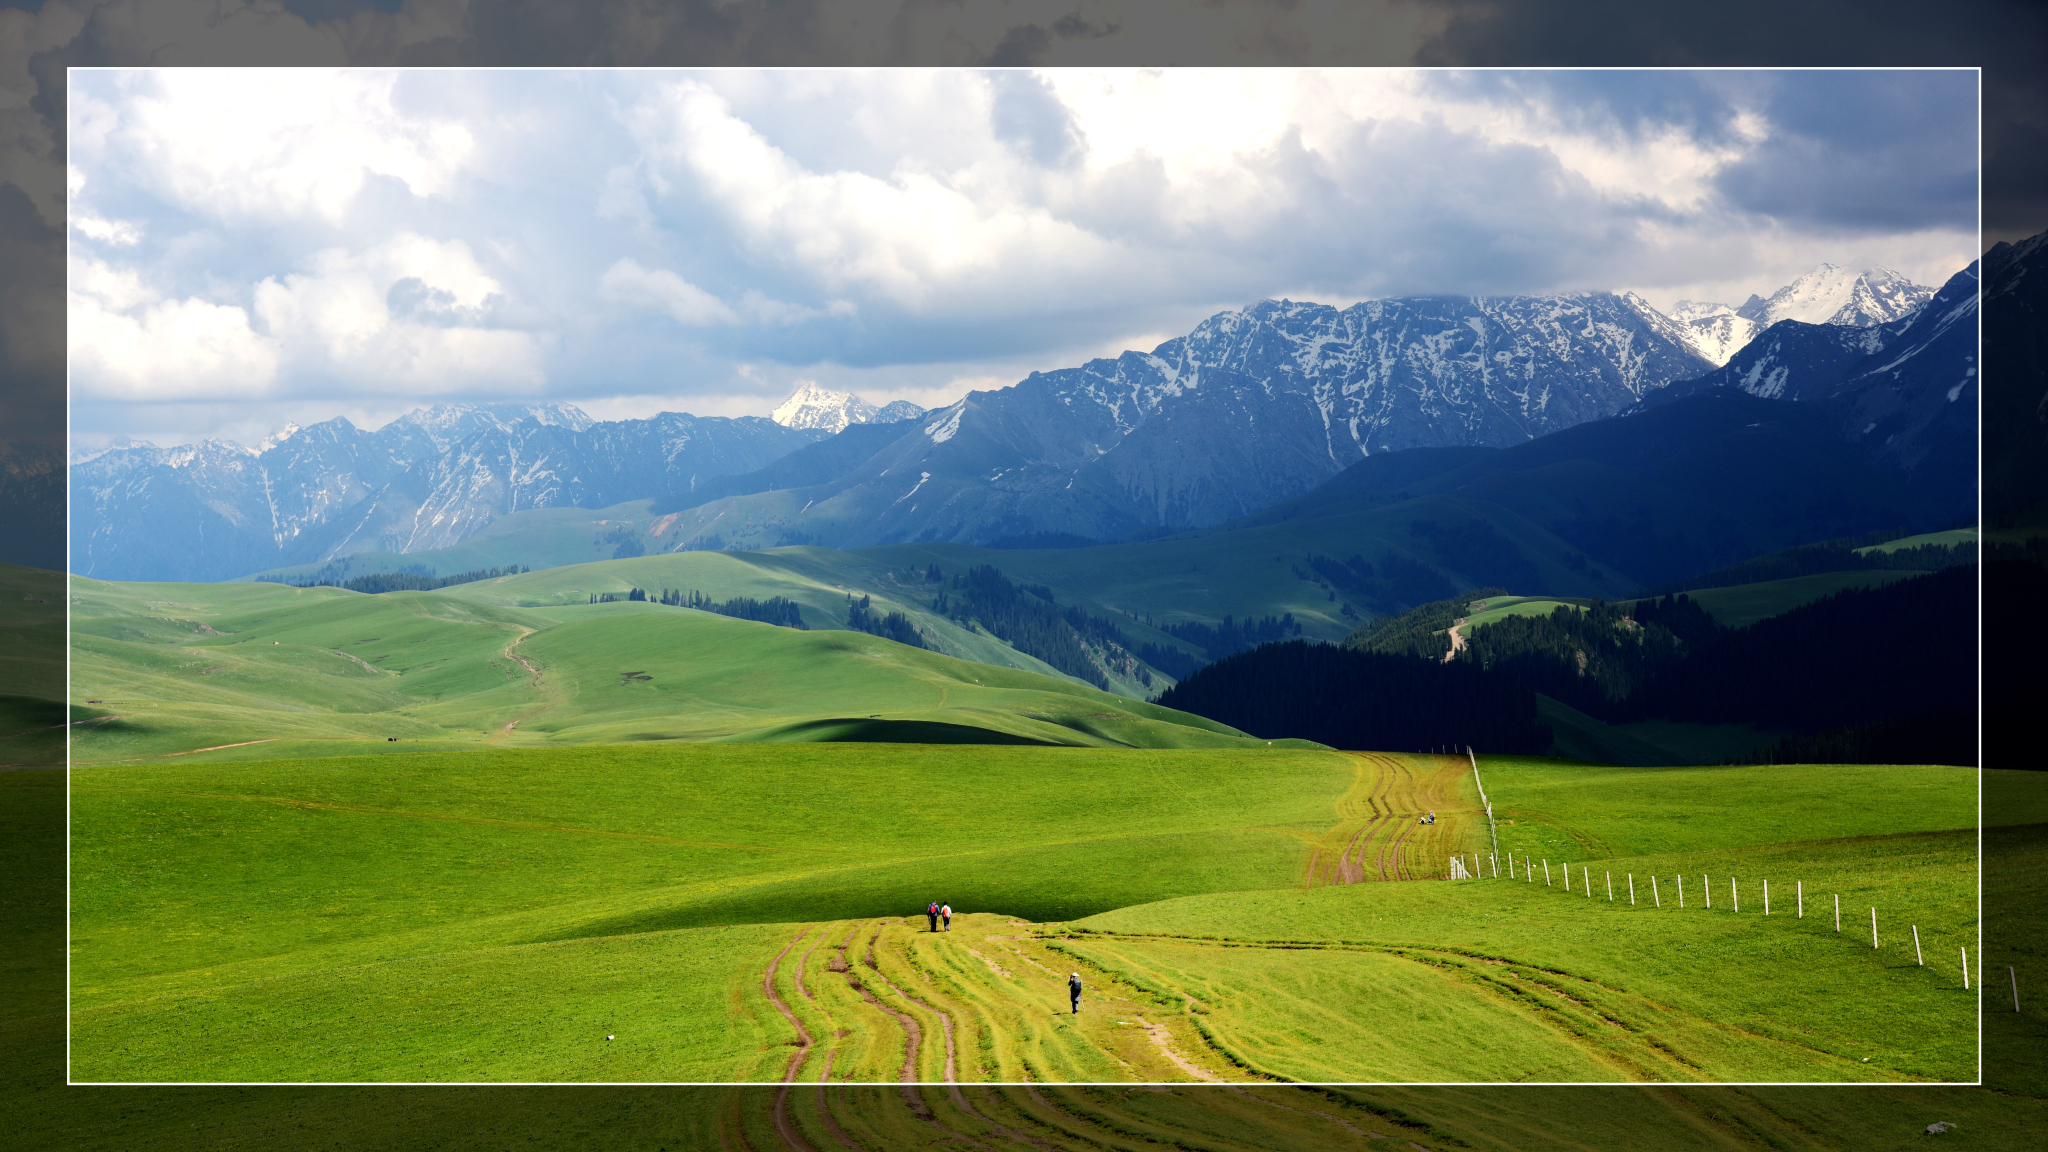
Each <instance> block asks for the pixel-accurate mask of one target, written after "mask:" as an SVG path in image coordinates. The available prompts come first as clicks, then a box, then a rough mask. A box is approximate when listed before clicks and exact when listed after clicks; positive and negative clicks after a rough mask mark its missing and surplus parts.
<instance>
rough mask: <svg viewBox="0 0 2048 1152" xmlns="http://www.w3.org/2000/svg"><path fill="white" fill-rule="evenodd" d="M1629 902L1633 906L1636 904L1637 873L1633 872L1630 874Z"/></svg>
mask: <svg viewBox="0 0 2048 1152" xmlns="http://www.w3.org/2000/svg"><path fill="white" fill-rule="evenodd" d="M1628 904H1629V907H1631V908H1633V907H1635V904H1636V874H1635V873H1633V872H1631V873H1629V874H1628Z"/></svg>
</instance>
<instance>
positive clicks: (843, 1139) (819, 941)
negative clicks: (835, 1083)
mask: <svg viewBox="0 0 2048 1152" xmlns="http://www.w3.org/2000/svg"><path fill="white" fill-rule="evenodd" d="M837 930H838V925H837V924H832V925H827V926H826V927H824V928H822V929H819V931H818V934H817V935H816V936H815V937H813V938H812V939H811V946H810V947H809V948H807V949H805V950H804V956H803V959H802V960H799V961H798V962H797V967H796V973H795V980H796V990H797V991H798V992H801V993H803V996H804V999H806V1000H808V1001H810V1002H811V1004H812V1006H813V1007H814V1008H815V1010H816V1011H817V1012H818V1013H819V1014H820V1015H821V1016H823V1017H824V1018H825V1032H826V1034H827V1035H829V1036H831V1037H833V1039H835V1040H836V1039H837V1038H838V1036H839V1029H838V1028H837V1026H836V1025H835V1024H834V1022H833V1017H832V1013H831V1012H830V1011H829V1010H828V1009H826V1008H825V1007H823V1006H822V1005H820V1004H819V1003H818V997H817V996H816V995H815V994H814V993H812V991H811V988H810V985H808V984H806V983H805V982H804V969H805V967H807V966H808V965H809V964H810V962H811V956H812V954H813V953H815V952H817V950H818V949H819V948H821V947H825V946H826V942H827V941H829V940H830V939H831V938H832V936H833V935H834V934H835V933H836V931H837ZM858 930H859V929H858V927H856V928H855V929H854V931H855V932H857V931H858ZM852 938H853V932H849V933H848V934H847V939H849V940H851V939H852ZM841 947H842V948H844V945H841ZM838 1057H839V1047H838V1045H837V1044H836V1043H835V1044H833V1045H832V1046H831V1047H829V1048H827V1049H825V1059H824V1060H823V1061H821V1062H820V1067H819V1069H818V1099H817V1106H818V1123H819V1124H820V1125H821V1126H822V1127H823V1128H824V1129H825V1131H826V1132H828V1133H830V1134H831V1136H832V1139H833V1140H835V1141H837V1142H838V1143H839V1145H840V1147H842V1148H845V1149H847V1152H867V1149H866V1148H864V1147H862V1146H861V1145H860V1143H859V1142H857V1141H856V1140H854V1138H853V1137H851V1136H849V1135H847V1132H846V1129H844V1128H842V1127H840V1126H839V1120H838V1118H837V1117H835V1116H833V1115H832V1109H831V1106H830V1105H829V1104H828V1103H827V1096H828V1093H829V1092H830V1088H829V1085H830V1084H831V1083H832V1062H833V1061H834V1060H836V1059H838ZM779 1091H783V1092H787V1091H788V1089H787V1088H783V1089H780V1090H779Z"/></svg>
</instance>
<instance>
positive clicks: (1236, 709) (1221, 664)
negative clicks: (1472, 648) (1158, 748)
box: [1158, 640, 1550, 755]
mask: <svg viewBox="0 0 2048 1152" xmlns="http://www.w3.org/2000/svg"><path fill="white" fill-rule="evenodd" d="M1158 703H1160V704H1163V705H1165V706H1167V707H1168V708H1178V709H1180V710H1181V711H1183V712H1193V713H1195V714H1196V715H1199V716H1207V717H1208V718H1209V719H1211V720H1216V721H1220V722H1222V723H1224V724H1228V725H1230V726H1231V727H1233V728H1237V729H1240V730H1242V731H1245V732H1249V733H1251V734H1252V735H1254V736H1257V737H1259V738H1261V739H1267V740H1275V739H1280V738H1281V737H1296V738H1300V739H1304V740H1314V741H1316V742H1318V743H1322V744H1328V745H1330V746H1331V747H1333V748H1374V749H1384V750H1388V751H1397V752H1398V751H1411V750H1413V751H1420V750H1422V749H1425V748H1435V747H1439V746H1444V745H1455V746H1458V747H1463V746H1464V745H1467V744H1469V745H1471V746H1472V747H1474V748H1476V749H1477V750H1479V751H1481V752H1495V753H1522V754H1527V755H1539V754H1541V753H1542V752H1543V751H1544V750H1545V749H1546V748H1548V747H1549V746H1550V730H1549V729H1548V728H1546V727H1544V726H1543V725H1541V724H1540V723H1538V721H1537V718H1536V694H1535V693H1534V692H1532V691H1530V690H1529V689H1528V688H1527V687H1525V686H1524V685H1522V684H1520V683H1519V682H1517V681H1516V680H1515V679H1513V678H1512V677H1509V676H1502V675H1496V674H1492V673H1489V672H1487V670H1486V669H1484V668H1481V667H1479V666H1478V665H1476V664H1470V663H1463V662H1456V661H1454V662H1452V663H1448V664H1446V663H1443V662H1442V661H1426V660H1417V659H1416V658H1414V657H1412V656H1397V655H1390V654H1387V653H1383V652H1364V651H1359V650H1357V649H1354V648H1345V647H1341V646H1339V645H1336V644H1312V643H1310V642H1308V641H1306V640H1285V641H1281V642H1279V643H1275V644H1265V645H1261V646H1260V647H1257V648H1254V649H1252V650H1251V651H1249V652H1242V653H1239V654H1238V655H1235V656H1227V657H1225V658H1223V659H1222V660H1218V661H1217V662H1216V663H1214V664H1211V665H1209V666H1208V667H1206V668H1203V669H1201V670H1200V671H1198V672H1196V673H1195V674H1194V675H1192V676H1190V677H1188V678H1187V679H1186V680H1183V681H1181V682H1180V683H1179V684H1176V685H1174V686H1173V687H1171V688H1169V689H1167V690H1166V691H1165V692H1163V693H1161V694H1160V696H1159V698H1158Z"/></svg>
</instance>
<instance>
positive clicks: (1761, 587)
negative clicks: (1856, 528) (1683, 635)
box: [1686, 568, 1927, 628]
mask: <svg viewBox="0 0 2048 1152" xmlns="http://www.w3.org/2000/svg"><path fill="white" fill-rule="evenodd" d="M1925 575H1927V573H1925V572H1919V571H1914V570H1911V569H1902V568H1894V569H1876V570H1871V571H1864V572H1822V573H1818V574H1815V575H1812V576H1794V577H1791V578H1789V579H1786V580H1765V581H1762V582H1760V583H1756V584H1738V585H1736V586H1734V587H1732V588H1696V589H1691V590H1689V591H1688V592H1687V593H1686V594H1687V595H1689V596H1691V597H1692V598H1693V599H1694V600H1695V601H1697V602H1698V603H1699V606H1700V607H1702V608H1704V609H1706V610H1707V614H1708V615H1710V616H1712V617H1713V618H1714V623H1716V624H1719V625H1720V626H1721V627H1723V628H1747V627H1749V626H1750V625H1751V624H1754V623H1756V622H1757V621H1759V620H1763V619H1767V618H1769V617H1772V616H1782V615H1784V614H1785V613H1787V612H1790V611H1791V610H1793V609H1794V608H1798V607H1800V606H1801V605H1804V604H1811V603H1813V602H1814V601H1816V600H1819V599H1822V598H1824V597H1828V596H1832V595H1834V594H1835V593H1837V592H1843V591H1847V590H1848V589H1851V588H1876V587H1878V586H1880V585H1884V584H1890V583H1892V582H1893V581H1895V580H1910V579H1912V578H1913V577H1915V576H1925Z"/></svg>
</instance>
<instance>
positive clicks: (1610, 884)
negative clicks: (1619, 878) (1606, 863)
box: [1607, 872, 1614, 904]
mask: <svg viewBox="0 0 2048 1152" xmlns="http://www.w3.org/2000/svg"><path fill="white" fill-rule="evenodd" d="M1607 902H1608V903H1609V904H1612V903H1614V873H1612V872H1609V873H1608V874H1607Z"/></svg>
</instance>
